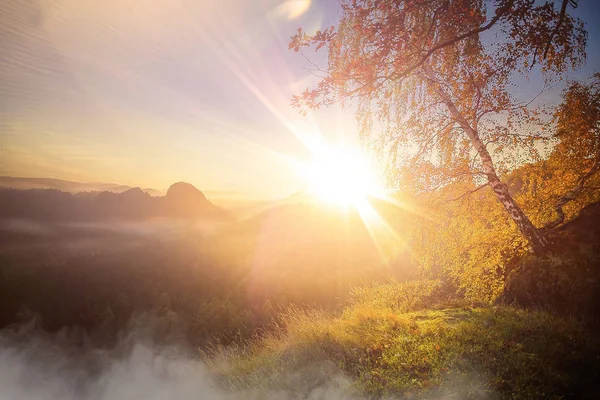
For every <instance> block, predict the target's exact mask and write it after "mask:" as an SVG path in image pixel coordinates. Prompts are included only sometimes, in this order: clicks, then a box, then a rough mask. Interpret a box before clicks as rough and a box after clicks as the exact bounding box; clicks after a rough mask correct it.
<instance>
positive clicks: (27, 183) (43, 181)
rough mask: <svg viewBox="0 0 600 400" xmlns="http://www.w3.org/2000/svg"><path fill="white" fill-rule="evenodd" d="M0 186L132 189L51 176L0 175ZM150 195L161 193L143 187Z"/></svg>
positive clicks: (23, 188) (104, 189)
mask: <svg viewBox="0 0 600 400" xmlns="http://www.w3.org/2000/svg"><path fill="white" fill-rule="evenodd" d="M0 188H7V189H22V190H29V189H55V190H60V191H62V192H67V193H80V192H113V193H122V192H126V191H128V190H130V189H132V187H131V186H127V185H119V184H116V183H102V182H86V183H81V182H73V181H66V180H63V179H53V178H20V177H13V176H0ZM143 191H144V192H146V193H148V194H149V195H150V196H162V195H163V193H162V192H161V191H159V190H156V189H149V188H146V189H143Z"/></svg>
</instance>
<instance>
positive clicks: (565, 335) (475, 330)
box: [212, 285, 600, 399]
mask: <svg viewBox="0 0 600 400" xmlns="http://www.w3.org/2000/svg"><path fill="white" fill-rule="evenodd" d="M396 289H398V290H400V291H403V289H407V290H410V289H411V288H407V287H405V286H402V285H396ZM412 289H414V288H412ZM425 289H426V288H425ZM425 289H424V291H425V293H426V295H425V296H430V295H431V294H432V291H429V292H428V291H427V290H425ZM373 290H374V292H373V293H372V294H376V293H378V292H377V291H378V290H379V291H381V288H379V289H373ZM390 290H391V289H390V288H386V289H385V290H383V292H384V293H385V294H386V296H388V295H389V294H390ZM374 297H377V296H368V295H366V294H365V293H364V292H362V297H361V293H359V294H358V296H355V301H354V302H353V303H352V304H351V305H350V306H349V307H348V308H346V309H345V311H344V312H343V313H342V314H340V315H328V314H327V313H324V312H319V311H300V310H291V311H289V312H288V313H287V314H286V315H285V316H284V317H283V318H282V321H283V322H282V323H281V326H280V327H279V329H278V330H277V333H274V334H270V335H266V336H263V337H262V338H260V339H257V340H255V341H252V342H250V343H249V344H248V346H246V347H245V348H243V349H236V350H231V349H229V350H227V352H224V351H222V352H219V353H216V354H215V355H214V357H213V358H212V367H213V369H214V370H215V371H217V372H218V373H219V374H220V376H221V377H222V378H223V381H224V382H226V383H227V384H229V385H231V386H232V387H234V388H235V389H247V390H248V389H250V390H252V389H257V388H258V389H261V388H262V389H268V390H274V389H281V390H296V391H300V392H308V391H310V390H312V389H314V388H316V387H320V386H323V385H327V384H328V382H330V381H331V379H332V377H336V376H338V377H339V376H342V375H343V376H345V377H347V378H348V379H349V384H350V386H351V387H352V389H353V390H354V391H356V392H357V393H359V394H361V395H367V396H373V397H380V396H385V395H393V396H395V395H400V396H404V397H406V398H423V397H426V398H430V397H432V396H433V397H435V398H437V397H438V396H439V397H441V398H445V397H448V396H450V397H449V398H457V399H465V398H482V397H485V398H511V399H546V398H547V399H554V398H556V399H561V398H574V399H575V398H577V399H579V398H600V391H599V390H597V389H595V387H594V384H595V382H594V381H593V380H594V379H597V377H598V372H597V371H598V370H599V367H600V363H599V359H598V355H599V353H598V347H597V346H596V345H595V344H594V342H593V341H592V340H591V339H590V338H589V337H588V334H587V332H586V331H585V330H584V329H583V328H581V327H580V326H579V325H578V324H577V323H575V322H574V321H568V320H565V319H560V318H558V317H554V316H552V315H550V314H548V313H545V312H537V311H525V310H520V309H516V308H512V307H505V306H502V307H489V306H488V307H467V306H462V307H454V308H441V309H425V308H424V307H425V306H424V303H423V302H415V301H414V299H411V298H407V299H406V300H398V301H393V302H386V301H379V300H382V298H383V299H384V300H385V298H386V297H385V296H383V297H381V296H380V299H379V300H378V301H373V298H374ZM392 297H394V296H393V295H392ZM409 303H410V304H409ZM438 307H440V305H439V304H438ZM453 395H454V396H455V397H452V396H453Z"/></svg>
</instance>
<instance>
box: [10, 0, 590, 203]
mask: <svg viewBox="0 0 600 400" xmlns="http://www.w3.org/2000/svg"><path fill="white" fill-rule="evenodd" d="M575 14H576V15H579V16H580V17H581V18H583V19H584V21H586V22H587V27H588V29H589V49H588V56H589V59H588V64H587V66H586V67H585V68H584V69H583V70H582V71H580V72H579V73H578V74H575V75H571V76H570V77H571V78H577V77H581V76H588V75H590V74H591V73H592V72H593V71H594V70H595V69H597V67H598V65H599V64H600V60H599V54H598V52H597V51H596V50H595V49H598V48H600V27H599V26H598V25H599V23H600V2H597V1H593V0H580V6H579V8H578V9H577V10H576V11H575ZM338 16H339V10H338V4H337V1H325V0H323V1H312V2H311V1H310V0H291V1H275V0H253V1H245V0H244V1H242V0H237V1H236V0H219V1H216V0H155V1H149V0H103V1H97V0H53V1H50V0H26V1H18V0H5V1H3V2H2V4H1V5H0V54H2V55H3V57H2V59H0V77H1V80H0V90H1V91H2V93H3V95H2V96H1V97H0V143H2V148H3V150H2V154H1V157H2V171H1V173H2V174H3V175H11V176H32V177H33V176H35V177H54V178H62V179H71V180H78V181H104V182H116V183H123V184H128V185H139V186H143V187H154V188H158V189H162V188H166V187H168V186H169V185H170V184H171V183H173V182H176V181H188V182H190V183H192V184H194V185H196V186H197V187H198V188H200V189H201V190H229V191H233V192H239V193H243V194H244V195H245V196H248V197H251V198H264V197H279V196H283V195H286V194H288V193H290V192H294V191H296V190H298V189H299V188H300V187H302V185H303V182H302V181H301V180H300V178H298V176H297V174H296V173H295V171H294V169H293V167H292V166H291V164H290V163H289V162H288V161H287V160H288V159H289V158H299V159H302V158H306V157H307V156H308V151H307V150H306V147H305V145H304V144H303V142H306V141H307V140H308V141H310V140H311V138H312V137H315V136H318V135H319V134H320V132H321V133H323V134H324V135H326V136H327V137H328V138H329V139H331V140H338V139H340V138H341V140H348V141H352V140H354V134H355V127H354V119H353V116H352V112H351V110H346V111H343V110H341V109H340V108H339V107H332V108H330V109H327V110H323V111H319V112H318V113H316V114H315V115H314V116H313V117H311V118H305V117H301V116H299V115H298V113H297V112H296V111H295V110H293V109H291V108H290V107H289V100H290V98H291V96H292V94H294V93H298V92H299V91H301V90H303V89H304V88H305V87H306V86H307V85H310V83H311V82H313V81H314V78H313V77H312V76H311V75H310V74H309V72H308V71H307V70H306V69H305V67H307V64H306V62H305V61H304V59H303V58H302V57H301V56H299V55H298V54H296V53H294V52H291V51H288V49H287V44H288V39H289V37H290V36H291V35H292V34H293V33H294V32H295V30H296V29H297V27H299V26H302V27H303V28H305V29H306V30H308V31H314V30H316V29H318V28H321V27H325V26H330V25H332V24H335V22H336V20H337V18H338ZM320 57H321V59H320V60H319V58H318V57H317V60H319V61H321V62H322V61H324V60H323V59H322V56H320ZM536 90H537V88H536V85H535V81H532V83H531V87H524V88H523V95H524V96H527V95H528V93H529V92H530V91H531V92H532V93H533V92H535V91H536ZM549 96H556V93H554V94H549Z"/></svg>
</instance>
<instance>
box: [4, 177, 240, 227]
mask: <svg viewBox="0 0 600 400" xmlns="http://www.w3.org/2000/svg"><path fill="white" fill-rule="evenodd" d="M156 217H166V218H184V219H205V220H206V219H209V220H229V219H231V217H230V215H229V213H228V212H227V211H225V210H224V209H222V208H220V207H217V206H216V205H214V204H212V203H211V202H210V201H208V199H207V198H206V197H205V196H204V194H203V193H202V192H201V191H200V190H198V189H196V188H195V187H194V186H192V185H190V184H189V183H183V182H179V183H176V184H174V185H172V186H171V187H170V188H169V191H168V192H167V194H166V195H165V196H151V195H150V194H149V193H148V192H147V191H145V190H143V189H140V188H129V189H127V190H125V191H121V192H112V191H102V192H97V191H94V192H77V193H71V192H68V191H62V190H57V189H28V190H23V189H7V188H4V189H0V219H31V220H39V221H56V222H70V221H77V222H80V221H106V220H144V219H149V218H156Z"/></svg>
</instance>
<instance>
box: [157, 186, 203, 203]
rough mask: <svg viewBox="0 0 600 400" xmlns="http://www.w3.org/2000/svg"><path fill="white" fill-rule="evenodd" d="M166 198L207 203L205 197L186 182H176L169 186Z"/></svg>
mask: <svg viewBox="0 0 600 400" xmlns="http://www.w3.org/2000/svg"><path fill="white" fill-rule="evenodd" d="M167 198H171V199H182V200H184V199H185V200H194V201H198V200H201V201H207V200H206V196H204V193H202V192H201V191H200V190H198V189H196V187H195V186H194V185H192V184H190V183H187V182H177V183H174V184H172V185H171V187H170V188H169V190H168V191H167Z"/></svg>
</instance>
